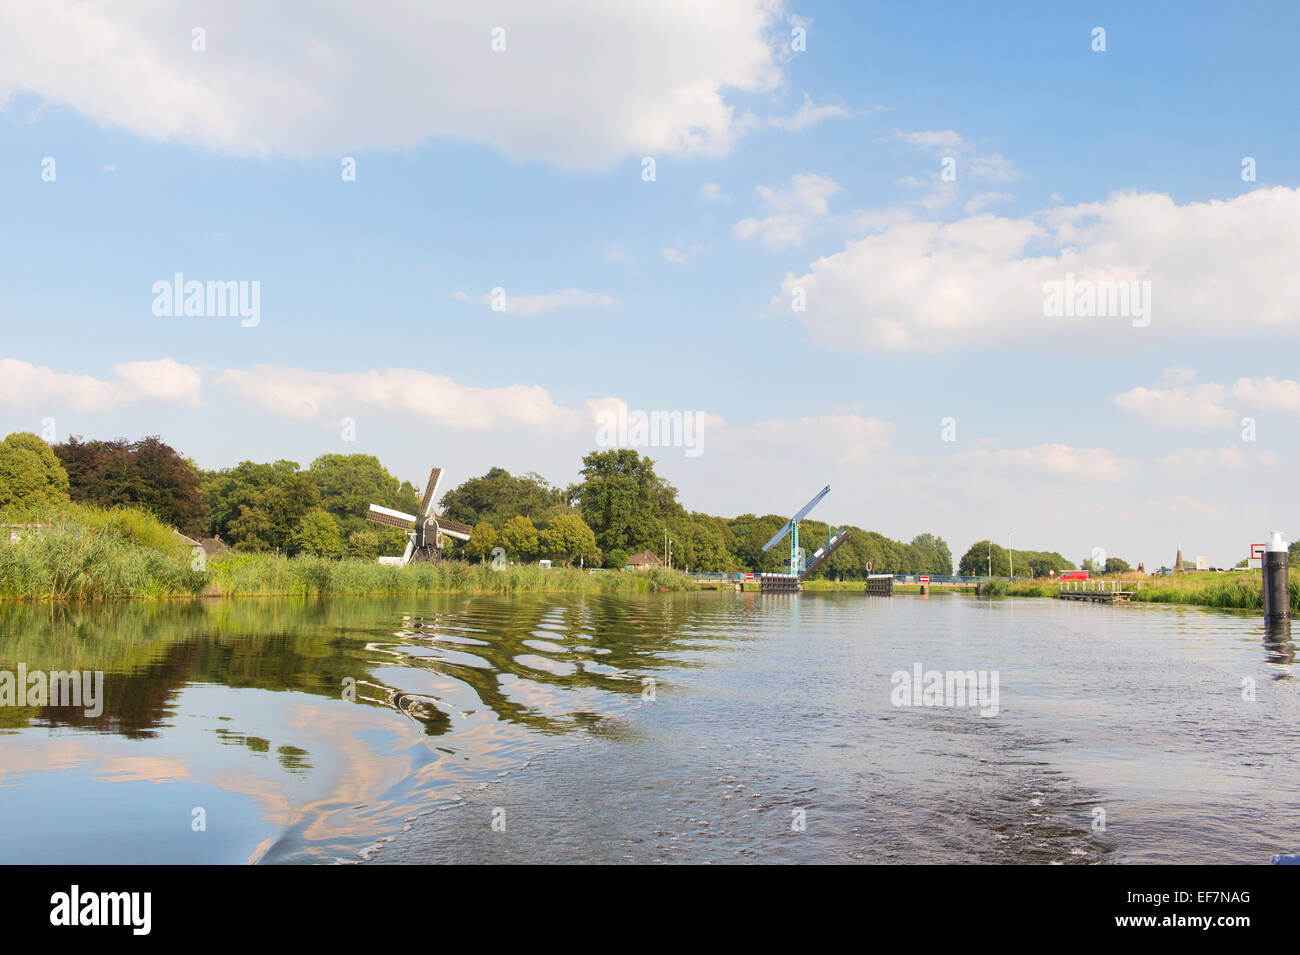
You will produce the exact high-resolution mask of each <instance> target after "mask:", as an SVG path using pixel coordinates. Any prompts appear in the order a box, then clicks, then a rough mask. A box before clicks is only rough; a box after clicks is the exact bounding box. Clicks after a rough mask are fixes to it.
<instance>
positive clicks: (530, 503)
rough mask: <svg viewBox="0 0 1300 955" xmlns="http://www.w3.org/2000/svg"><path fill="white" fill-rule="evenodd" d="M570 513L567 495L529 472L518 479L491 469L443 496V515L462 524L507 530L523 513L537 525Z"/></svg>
mask: <svg viewBox="0 0 1300 955" xmlns="http://www.w3.org/2000/svg"><path fill="white" fill-rule="evenodd" d="M569 510H570V507H569V504H568V501H567V499H566V497H565V494H564V492H563V491H561V490H560V489H558V488H555V487H552V486H551V485H550V484H548V483H547V482H546V480H545V479H544V478H543V477H542V476H541V475H539V474H534V473H531V472H530V473H528V474H525V475H522V476H520V477H515V476H514V475H512V474H511V473H510V472H509V471H506V470H505V469H504V468H492V469H490V470H489V471H488V472H487V473H486V474H484V475H483V476H482V477H476V478H470V479H469V480H468V481H465V482H464V483H463V484H460V485H458V486H457V487H455V488H453V489H452V490H450V491H448V492H447V493H446V494H444V495H443V497H442V511H441V513H442V514H443V515H445V516H446V517H448V518H450V519H451V520H453V521H460V522H461V523H462V524H470V525H473V524H478V523H480V522H485V523H488V524H491V525H492V526H493V527H504V526H505V523H506V521H508V520H510V518H512V517H516V516H518V515H520V514H522V515H523V516H524V517H527V518H529V519H531V520H532V521H533V522H534V523H536V522H546V521H549V520H551V519H552V518H554V517H556V516H558V515H559V514H562V513H565V512H567V511H569Z"/></svg>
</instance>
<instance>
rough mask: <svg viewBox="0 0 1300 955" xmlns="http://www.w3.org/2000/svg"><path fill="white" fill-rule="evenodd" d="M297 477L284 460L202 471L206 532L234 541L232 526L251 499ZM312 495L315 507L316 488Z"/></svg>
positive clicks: (292, 463)
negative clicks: (206, 504) (206, 506)
mask: <svg viewBox="0 0 1300 955" xmlns="http://www.w3.org/2000/svg"><path fill="white" fill-rule="evenodd" d="M298 473H299V471H298V463H297V462H296V461H285V460H280V461H276V462H275V463H274V464H256V463H254V462H252V461H241V462H239V464H238V465H236V466H235V467H233V468H226V469H223V470H220V471H204V472H203V474H202V476H201V484H200V486H201V488H202V490H203V496H204V497H205V498H206V499H207V502H208V508H209V515H208V530H209V532H210V533H212V534H213V535H214V536H217V537H223V538H225V539H226V540H229V541H233V540H234V537H235V535H234V533H233V531H232V530H231V525H232V524H234V522H235V521H236V520H238V519H239V518H240V516H241V514H242V513H243V509H244V508H245V507H251V506H252V505H253V499H254V498H255V497H256V496H257V495H258V494H260V493H261V492H263V491H265V490H267V489H268V488H272V487H276V486H279V485H280V484H283V483H284V482H285V481H287V480H289V479H290V478H292V477H293V476H294V475H297V474H298ZM311 493H312V498H313V499H312V503H313V504H314V503H315V502H316V500H317V499H319V494H318V493H317V491H316V488H315V485H312V489H311Z"/></svg>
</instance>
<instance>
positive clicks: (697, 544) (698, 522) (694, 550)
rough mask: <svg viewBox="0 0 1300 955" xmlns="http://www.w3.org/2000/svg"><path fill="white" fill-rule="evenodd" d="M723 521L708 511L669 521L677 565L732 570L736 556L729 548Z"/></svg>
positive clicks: (690, 567) (673, 555)
mask: <svg viewBox="0 0 1300 955" xmlns="http://www.w3.org/2000/svg"><path fill="white" fill-rule="evenodd" d="M720 525H721V522H720V521H718V520H717V519H716V518H713V517H709V516H708V515H707V514H687V515H683V516H682V517H678V518H671V519H669V521H668V536H669V537H671V538H672V542H673V546H672V558H673V566H674V567H685V568H687V569H689V570H729V569H730V567H731V565H732V564H733V563H734V560H733V559H732V557H731V554H730V553H728V551H727V542H726V535H725V534H724V533H723V530H722V527H721V526H720Z"/></svg>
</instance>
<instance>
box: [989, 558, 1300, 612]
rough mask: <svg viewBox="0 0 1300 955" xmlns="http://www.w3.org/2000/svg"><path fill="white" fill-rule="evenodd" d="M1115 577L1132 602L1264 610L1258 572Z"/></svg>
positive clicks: (1034, 587) (1297, 602) (1293, 579)
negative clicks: (1131, 597)
mask: <svg viewBox="0 0 1300 955" xmlns="http://www.w3.org/2000/svg"><path fill="white" fill-rule="evenodd" d="M1101 579H1102V580H1107V581H1118V582H1119V585H1120V588H1121V589H1126V590H1130V591H1132V592H1133V601H1134V602H1135V603H1165V604H1191V605H1193V606H1198V607H1217V608H1221V609H1224V610H1254V611H1259V612H1261V613H1262V612H1263V610H1264V585H1263V576H1262V575H1261V574H1260V573H1259V572H1257V571H1256V572H1251V571H1234V572H1233V573H1230V574H1216V573H1195V574H1193V573H1189V574H1178V575H1174V576H1168V577H1142V578H1136V577H1134V578H1125V577H1103V578H1101ZM1290 590H1291V611H1292V612H1293V613H1300V569H1297V570H1292V571H1291V576H1290ZM980 593H981V594H982V595H986V596H990V597H1055V596H1056V594H1057V585H1056V584H1051V583H1042V584H1039V583H1035V582H1031V581H1016V582H1007V581H1004V580H990V581H985V582H983V583H981V584H980Z"/></svg>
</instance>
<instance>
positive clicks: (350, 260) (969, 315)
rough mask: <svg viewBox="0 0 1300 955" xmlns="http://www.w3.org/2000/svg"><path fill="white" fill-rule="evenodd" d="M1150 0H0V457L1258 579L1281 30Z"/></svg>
mask: <svg viewBox="0 0 1300 955" xmlns="http://www.w3.org/2000/svg"><path fill="white" fill-rule="evenodd" d="M1135 6H1137V5H1132V4H1127V3H1114V4H1107V3H1055V4H1043V3H1025V4H1014V3H1006V4H999V5H997V6H996V7H991V6H986V5H966V4H954V3H934V4H925V3H916V4H906V5H900V4H875V3H843V4H840V3H807V2H800V3H798V4H797V5H796V4H791V3H782V2H776V0H716V2H712V3H709V4H701V3H699V2H698V0H682V2H672V0H645V2H642V0H621V2H619V3H617V4H609V3H598V2H593V0H585V2H583V0H553V2H548V3H546V4H537V3H535V2H513V0H512V2H503V0H496V2H476V3H456V4H450V3H429V2H386V3H381V2H376V3H371V4H359V3H356V4H348V3H330V4H320V3H306V2H284V3H280V4H276V5H272V6H268V5H266V4H262V3H257V2H253V0H221V2H188V3H180V2H177V0H155V2H153V3H151V4H147V5H145V4H139V3H129V2H102V3H97V4H93V5H86V4H81V3H74V2H71V0H47V2H46V3H43V4H40V5H36V6H32V5H21V4H13V3H3V4H0V103H2V104H3V105H2V107H0V216H2V217H3V219H2V220H0V221H2V222H3V228H0V434H5V433H9V432H11V431H20V430H22V431H34V432H37V433H39V434H41V435H42V436H43V437H46V439H47V440H55V441H62V440H65V439H66V438H67V437H68V436H69V435H81V436H83V437H85V438H115V437H126V438H130V439H136V438H139V437H142V436H145V435H150V434H157V435H160V436H161V437H162V438H163V440H165V441H167V442H168V443H169V444H171V445H172V446H173V447H175V448H177V450H179V451H180V452H181V453H182V454H185V455H187V456H189V457H192V458H193V459H194V460H195V461H196V462H197V463H198V464H199V465H200V466H202V467H205V468H216V467H227V466H232V465H234V464H236V463H238V462H239V461H241V460H246V459H249V460H255V461H270V460H276V459H281V458H287V459H290V460H294V461H298V462H300V463H301V464H302V465H304V466H306V465H307V464H309V463H310V461H311V460H312V459H314V458H315V457H317V456H319V455H321V454H327V453H366V454H374V455H376V456H378V457H379V458H380V460H382V461H383V462H384V463H385V464H386V465H387V466H388V468H389V469H390V470H391V471H393V472H394V473H396V474H398V475H399V476H401V477H402V478H404V479H409V480H411V481H412V483H414V484H416V485H417V486H419V485H421V484H422V482H423V480H424V477H425V475H427V473H428V471H429V468H430V467H431V466H432V465H434V464H437V465H440V466H442V467H444V468H445V469H446V471H447V473H446V476H445V478H444V488H450V487H454V486H455V485H456V484H458V483H460V482H461V481H463V480H465V479H467V478H469V477H472V476H475V475H478V474H482V473H483V472H484V471H486V470H487V469H488V468H489V467H492V466H500V467H504V468H506V469H508V470H510V471H511V472H515V473H519V472H526V471H536V472H538V473H540V474H541V475H543V476H544V477H545V478H547V479H548V480H550V481H552V482H554V483H556V484H560V485H565V484H568V483H570V482H572V481H574V480H576V479H577V477H578V471H579V469H580V468H581V458H582V456H583V455H584V454H586V453H589V452H590V451H592V450H595V449H598V448H601V447H608V446H612V445H616V444H619V443H622V444H623V445H625V446H633V447H636V448H637V449H638V450H640V451H642V452H643V453H646V454H648V455H650V456H651V457H652V458H654V460H655V461H656V467H657V470H658V471H659V472H660V473H661V474H663V475H664V476H665V477H666V478H667V479H668V480H669V481H671V482H672V483H673V484H674V485H675V486H676V487H677V488H678V490H679V492H680V499H681V501H682V503H683V504H684V505H685V506H686V507H687V508H688V509H691V510H697V511H704V512H707V513H712V514H719V515H723V516H733V515H736V514H740V513H746V512H754V513H778V514H789V513H793V512H794V511H795V510H797V509H798V508H799V507H800V506H801V505H802V504H803V503H804V502H805V501H806V500H807V499H809V498H810V497H812V496H813V494H815V493H816V492H817V491H818V490H819V489H820V488H821V487H822V486H824V485H826V484H830V485H831V488H832V490H831V494H830V495H829V496H828V497H827V498H826V499H825V500H824V501H823V502H822V503H821V504H820V505H819V506H818V508H817V510H816V511H815V512H814V514H813V516H814V517H816V518H818V519H821V520H826V521H830V522H832V523H851V524H856V525H859V526H862V527H866V528H870V529H873V530H878V531H880V532H881V533H883V534H886V535H888V536H890V537H893V538H897V539H903V540H910V539H911V538H912V537H913V536H914V535H916V534H918V533H922V532H931V533H936V534H939V535H941V536H942V537H944V538H945V539H946V540H947V541H948V542H949V544H950V546H951V548H952V550H953V552H954V555H955V556H960V555H961V553H963V552H964V551H965V550H966V548H967V547H968V546H969V545H970V544H971V543H972V542H974V541H976V540H980V539H983V538H989V537H991V538H992V539H994V540H995V541H997V542H999V543H1001V544H1006V543H1007V542H1008V541H1010V543H1011V544H1012V546H1014V547H1016V548H1018V549H1043V550H1057V551H1060V552H1061V553H1063V554H1064V555H1065V556H1067V557H1068V558H1070V559H1071V560H1074V561H1079V560H1082V559H1083V558H1084V557H1087V556H1090V555H1092V554H1094V553H1095V552H1097V551H1098V550H1100V552H1101V553H1104V554H1106V555H1109V556H1118V557H1121V558H1123V559H1125V560H1128V561H1129V562H1130V563H1132V564H1137V563H1138V562H1139V561H1141V562H1144V563H1145V564H1146V566H1147V568H1148V569H1154V568H1155V567H1157V566H1160V565H1161V564H1170V563H1172V561H1173V558H1174V555H1175V552H1176V550H1177V549H1178V548H1179V547H1181V548H1182V550H1183V553H1184V555H1185V556H1186V557H1188V558H1189V559H1190V558H1192V557H1195V556H1197V555H1204V556H1207V557H1208V558H1209V559H1210V561H1211V563H1212V564H1215V565H1220V566H1231V565H1232V564H1234V563H1236V562H1237V561H1239V560H1241V559H1243V558H1245V557H1246V556H1247V554H1248V551H1249V547H1250V545H1251V544H1253V543H1260V542H1263V541H1264V540H1265V539H1266V534H1267V532H1268V531H1269V530H1271V529H1275V528H1276V529H1280V530H1282V531H1283V534H1284V536H1286V537H1287V538H1288V539H1290V538H1292V537H1294V536H1295V535H1296V534H1300V520H1297V513H1296V512H1297V509H1296V506H1295V495H1294V493H1288V492H1290V491H1291V483H1292V482H1290V481H1289V480H1288V479H1289V478H1290V477H1291V475H1293V474H1294V473H1295V465H1296V450H1295V448H1296V444H1297V442H1296V438H1297V431H1298V428H1297V425H1298V424H1300V382H1298V381H1297V379H1300V370H1298V369H1297V368H1296V367H1295V360H1294V359H1295V356H1296V348H1295V345H1296V335H1297V332H1298V331H1300V268H1298V267H1297V266H1300V228H1298V227H1297V226H1298V225H1300V137H1298V136H1297V118H1296V117H1297V113H1296V108H1295V92H1296V89H1297V80H1298V79H1300V67H1297V65H1296V60H1295V57H1294V50H1293V47H1294V38H1295V37H1296V36H1297V35H1300V8H1298V7H1296V6H1295V5H1294V4H1288V3H1275V4H1274V3H1245V4H1233V5H1223V4H1209V3H1168V4H1159V3H1149V4H1142V5H1140V7H1141V9H1134V7H1135ZM178 274H179V275H181V276H182V277H183V278H182V280H181V281H182V292H183V291H184V285H185V283H189V282H199V283H202V285H201V286H200V291H201V294H199V295H198V296H196V297H195V298H194V299H193V301H192V302H191V304H192V306H193V307H192V308H191V309H190V310H189V312H190V313H189V314H187V313H186V312H187V310H186V309H185V308H184V307H181V308H180V309H174V308H172V307H171V306H173V305H174V304H175V301H176V300H175V298H174V296H173V294H172V292H171V289H170V285H173V284H175V282H176V276H177V275H178ZM226 282H234V283H239V284H238V285H237V286H231V288H236V289H238V290H241V291H242V292H243V293H244V295H245V299H244V303H245V305H246V307H245V309H244V311H243V312H240V313H238V314H229V313H227V310H225V309H222V308H218V307H216V306H217V305H220V304H222V303H221V302H220V301H219V299H220V298H221V296H220V295H217V296H216V297H215V298H214V299H213V301H212V302H209V301H208V299H207V292H208V285H207V283H226ZM160 283H168V284H160ZM221 288H225V286H221V287H219V289H218V290H220V289H221ZM160 289H161V290H163V291H160ZM254 293H256V299H255V300H254V298H253V296H254ZM1094 293H1095V294H1094ZM1066 299H1068V300H1069V302H1068V305H1065V304H1062V303H1064V302H1065V300H1066ZM254 301H256V308H255V309H254V308H253V303H254ZM1054 303H1055V304H1054ZM181 304H182V306H183V305H184V300H183V296H182V300H181ZM231 311H233V309H232V310H231ZM175 312H179V314H175ZM620 409H621V411H620ZM651 412H665V413H669V414H671V413H679V414H680V415H681V416H682V417H681V420H682V421H683V422H684V423H686V424H688V425H690V427H688V428H686V429H685V430H684V431H680V432H677V433H663V434H646V433H641V432H638V430H637V429H636V427H635V426H633V427H631V428H630V429H625V430H624V432H623V433H619V430H618V429H617V428H611V427H610V426H609V424H610V421H611V420H617V419H618V418H619V416H620V415H622V416H623V418H624V420H628V421H631V422H633V425H635V422H636V420H637V414H638V413H642V414H645V415H647V416H648V415H649V414H650V413H651ZM660 438H661V439H663V440H662V441H656V439H660Z"/></svg>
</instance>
